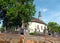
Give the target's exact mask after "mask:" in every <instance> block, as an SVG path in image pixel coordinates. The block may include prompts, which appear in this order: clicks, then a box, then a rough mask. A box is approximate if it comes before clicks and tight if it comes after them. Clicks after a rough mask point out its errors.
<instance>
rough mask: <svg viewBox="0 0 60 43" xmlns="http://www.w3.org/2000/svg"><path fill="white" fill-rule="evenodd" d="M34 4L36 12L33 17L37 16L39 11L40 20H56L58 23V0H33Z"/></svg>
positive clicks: (59, 12) (59, 14) (59, 1)
mask: <svg viewBox="0 0 60 43" xmlns="http://www.w3.org/2000/svg"><path fill="white" fill-rule="evenodd" d="M34 3H35V5H36V13H35V16H34V17H36V18H37V17H38V12H39V11H41V15H42V20H43V21H44V22H46V23H48V22H57V23H58V24H60V0H34Z"/></svg>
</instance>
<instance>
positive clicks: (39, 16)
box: [38, 11, 42, 20]
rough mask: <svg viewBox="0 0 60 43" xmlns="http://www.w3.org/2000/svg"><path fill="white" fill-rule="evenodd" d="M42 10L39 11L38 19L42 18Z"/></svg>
mask: <svg viewBox="0 0 60 43" xmlns="http://www.w3.org/2000/svg"><path fill="white" fill-rule="evenodd" d="M41 17H42V16H41V12H40V11H39V15H38V19H39V20H41Z"/></svg>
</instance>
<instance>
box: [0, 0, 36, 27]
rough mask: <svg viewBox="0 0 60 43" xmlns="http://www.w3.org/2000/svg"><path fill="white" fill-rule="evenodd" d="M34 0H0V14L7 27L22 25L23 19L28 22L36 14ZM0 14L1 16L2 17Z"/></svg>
mask: <svg viewBox="0 0 60 43" xmlns="http://www.w3.org/2000/svg"><path fill="white" fill-rule="evenodd" d="M33 1H34V0H0V9H1V10H2V12H1V13H0V15H1V16H2V18H3V20H4V21H3V25H4V26H6V27H11V26H18V25H19V26H21V25H22V20H23V21H24V23H28V22H29V21H30V20H31V18H32V17H33V16H34V14H35V5H34V4H33ZM1 16H0V18H1Z"/></svg>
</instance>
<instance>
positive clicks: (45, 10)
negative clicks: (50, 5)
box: [40, 8, 48, 12]
mask: <svg viewBox="0 0 60 43" xmlns="http://www.w3.org/2000/svg"><path fill="white" fill-rule="evenodd" d="M40 11H42V12H47V11H48V9H47V8H40Z"/></svg>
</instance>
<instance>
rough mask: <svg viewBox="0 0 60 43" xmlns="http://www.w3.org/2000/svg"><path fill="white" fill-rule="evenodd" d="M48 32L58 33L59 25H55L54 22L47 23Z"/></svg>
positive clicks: (59, 30)
mask: <svg viewBox="0 0 60 43" xmlns="http://www.w3.org/2000/svg"><path fill="white" fill-rule="evenodd" d="M48 30H51V31H52V32H53V33H54V32H60V25H59V24H57V23H56V22H49V23H48Z"/></svg>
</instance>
